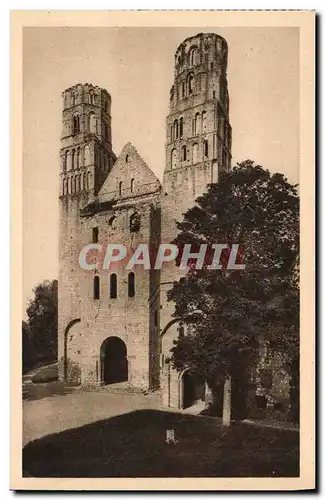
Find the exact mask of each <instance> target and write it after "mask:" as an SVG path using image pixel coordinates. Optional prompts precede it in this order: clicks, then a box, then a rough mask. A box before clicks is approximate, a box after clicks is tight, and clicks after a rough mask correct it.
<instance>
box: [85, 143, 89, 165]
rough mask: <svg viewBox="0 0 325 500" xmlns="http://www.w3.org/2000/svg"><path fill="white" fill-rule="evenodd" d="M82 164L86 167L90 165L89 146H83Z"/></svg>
mask: <svg viewBox="0 0 325 500" xmlns="http://www.w3.org/2000/svg"><path fill="white" fill-rule="evenodd" d="M84 165H85V167H88V165H90V148H89V146H85V150H84Z"/></svg>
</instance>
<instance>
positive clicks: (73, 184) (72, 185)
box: [71, 177, 76, 194]
mask: <svg viewBox="0 0 325 500" xmlns="http://www.w3.org/2000/svg"><path fill="white" fill-rule="evenodd" d="M75 192H76V179H75V177H71V194H73V193H75Z"/></svg>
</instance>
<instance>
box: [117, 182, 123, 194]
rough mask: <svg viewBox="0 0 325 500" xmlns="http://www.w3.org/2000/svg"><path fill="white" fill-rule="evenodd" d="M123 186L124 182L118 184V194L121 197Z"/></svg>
mask: <svg viewBox="0 0 325 500" xmlns="http://www.w3.org/2000/svg"><path fill="white" fill-rule="evenodd" d="M122 185H123V182H122V181H120V182H119V184H118V194H119V196H122Z"/></svg>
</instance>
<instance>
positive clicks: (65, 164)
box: [63, 151, 69, 172]
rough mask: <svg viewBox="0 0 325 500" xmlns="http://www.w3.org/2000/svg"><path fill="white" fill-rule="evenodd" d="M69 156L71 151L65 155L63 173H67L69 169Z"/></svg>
mask: <svg viewBox="0 0 325 500" xmlns="http://www.w3.org/2000/svg"><path fill="white" fill-rule="evenodd" d="M68 155H69V151H66V152H65V153H64V157H63V172H66V171H67V168H68Z"/></svg>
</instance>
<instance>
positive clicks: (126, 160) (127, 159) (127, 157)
mask: <svg viewBox="0 0 325 500" xmlns="http://www.w3.org/2000/svg"><path fill="white" fill-rule="evenodd" d="M128 161H129V155H126V157H125V163H128Z"/></svg>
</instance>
